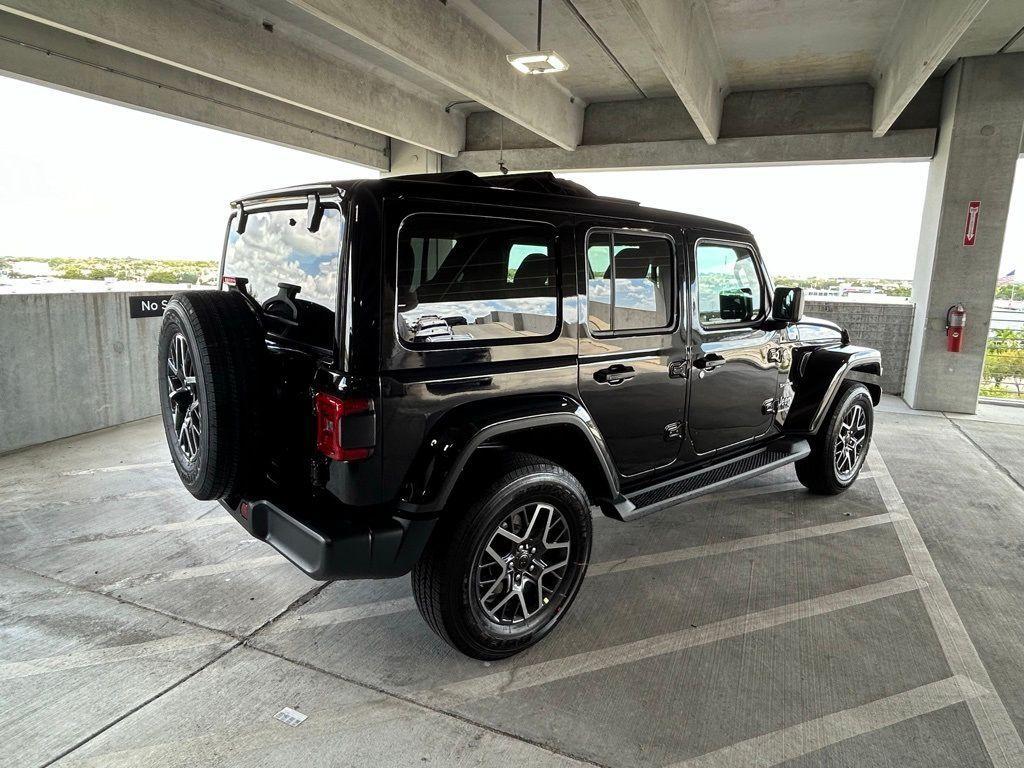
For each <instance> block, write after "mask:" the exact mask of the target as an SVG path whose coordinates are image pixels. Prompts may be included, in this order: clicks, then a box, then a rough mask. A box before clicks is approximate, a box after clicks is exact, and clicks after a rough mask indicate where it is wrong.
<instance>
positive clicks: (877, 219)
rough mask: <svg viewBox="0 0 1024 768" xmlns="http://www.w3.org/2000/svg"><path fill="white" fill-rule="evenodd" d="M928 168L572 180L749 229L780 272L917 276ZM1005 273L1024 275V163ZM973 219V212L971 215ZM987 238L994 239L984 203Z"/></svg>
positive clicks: (839, 167) (844, 167)
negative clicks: (915, 264)
mask: <svg viewBox="0 0 1024 768" xmlns="http://www.w3.org/2000/svg"><path fill="white" fill-rule="evenodd" d="M928 165H929V164H928V163H927V162H914V163H897V162H890V163H849V164H846V163H843V164H832V165H796V166H770V167H761V168H714V169H710V168H709V169H699V170H686V171H629V172H612V171H605V172H592V173H575V174H565V175H566V176H567V177H568V178H571V179H572V180H574V181H578V182H579V183H581V184H583V185H584V186H587V187H589V188H590V189H592V190H593V191H595V192H597V193H598V194H603V195H613V196H615V197H624V198H627V199H630V200H638V201H639V202H641V203H643V204H644V205H650V206H654V207H658V208H668V209H670V210H678V211H685V212H687V213H694V214H697V215H700V216H709V217H711V218H714V219H723V220H725V221H730V222H733V223H736V224H740V225H742V226H744V227H746V228H747V229H749V230H750V231H751V232H753V234H754V237H755V238H756V240H757V243H758V246H759V248H760V249H761V253H762V254H763V255H764V258H765V261H766V263H767V265H768V269H769V271H770V272H771V273H772V275H778V276H787V277H811V276H824V277H836V276H841V277H881V278H896V279H910V278H912V277H913V274H914V262H915V259H916V256H917V241H918V235H919V233H920V227H921V211H922V208H923V206H924V192H925V185H926V183H927V181H928ZM1017 171H1018V172H1017V183H1016V185H1015V188H1014V194H1013V198H1012V200H1011V203H1010V206H1011V209H1010V210H1011V212H1010V219H1009V222H1008V225H1007V232H1006V240H1005V242H1004V249H1003V264H1002V266H1001V271H1000V274H1005V273H1006V272H1008V271H1009V270H1010V269H1012V268H1013V267H1014V266H1015V265H1017V266H1020V267H1021V269H1020V270H1018V275H1021V273H1024V161H1022V162H1019V163H1018V164H1017ZM965 215H966V212H965ZM980 227H981V229H980V230H979V236H982V235H984V205H983V206H982V219H981V223H980Z"/></svg>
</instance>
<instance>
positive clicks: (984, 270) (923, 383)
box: [880, 54, 1024, 413]
mask: <svg viewBox="0 0 1024 768" xmlns="http://www.w3.org/2000/svg"><path fill="white" fill-rule="evenodd" d="M1022 132H1024V54H1002V55H996V56H984V57H977V58H968V59H963V60H961V61H960V62H959V63H957V64H956V66H954V67H953V68H952V69H951V70H950V71H949V73H948V74H947V75H946V81H945V91H944V95H943V102H942V116H941V123H940V127H939V141H938V146H937V147H936V150H935V156H934V158H933V159H932V163H931V169H930V171H929V174H928V188H927V193H926V196H925V206H924V214H923V216H922V221H921V237H920V241H919V244H918V252H917V267H916V271H915V273H914V289H913V297H914V301H915V303H916V305H917V311H916V314H915V317H914V328H913V332H912V335H911V342H910V358H909V362H908V365H907V383H906V388H905V391H904V397H905V399H906V401H907V402H908V403H909V404H910V405H911V407H913V408H920V409H925V410H941V411H954V412H958V413H974V412H975V410H976V409H977V403H978V388H979V385H980V382H981V372H982V367H983V364H984V357H985V343H986V339H987V336H988V328H989V322H990V319H991V315H992V304H993V300H994V296H995V288H996V279H997V278H998V271H999V258H1000V255H1001V254H1002V249H1003V236H1004V234H1005V231H1006V216H1007V209H1008V207H1009V202H1010V192H1011V189H1012V187H1013V176H1014V170H1015V168H1016V164H1017V158H1018V156H1019V154H1020V147H1021V134H1022ZM880 194H882V195H884V191H880ZM975 200H977V201H980V203H981V209H980V213H979V217H978V222H977V234H976V237H975V240H974V245H973V246H966V245H964V241H965V237H964V235H965V228H966V223H967V218H968V206H969V204H970V203H971V201H975ZM958 302H962V303H963V304H964V305H965V306H966V308H967V313H968V317H967V331H966V335H965V337H964V343H963V351H962V352H960V353H959V354H957V353H953V352H947V351H946V334H945V324H946V321H945V318H946V310H947V309H948V308H949V306H950V305H952V304H956V303H958Z"/></svg>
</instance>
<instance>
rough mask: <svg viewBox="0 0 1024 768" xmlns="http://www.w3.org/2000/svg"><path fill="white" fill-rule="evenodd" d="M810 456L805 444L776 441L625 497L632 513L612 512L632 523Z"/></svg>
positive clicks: (617, 509)
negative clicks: (666, 508) (645, 516)
mask: <svg viewBox="0 0 1024 768" xmlns="http://www.w3.org/2000/svg"><path fill="white" fill-rule="evenodd" d="M810 453H811V446H810V443H808V442H807V441H806V440H800V439H785V440H778V441H776V442H773V443H771V444H770V445H767V446H765V447H763V448H759V449H758V450H756V451H751V452H750V453H745V454H741V455H740V456H735V457H733V458H731V459H729V460H727V461H724V462H722V463H721V464H714V465H712V466H710V467H704V468H703V469H700V470H697V471H696V472H691V473H690V474H687V475H681V476H679V477H673V478H672V479H670V480H665V481H664V482H661V483H658V484H657V485H652V486H650V487H649V488H644V489H642V490H639V491H636V492H634V493H632V494H630V495H629V496H628V499H629V502H630V505H631V506H632V507H633V508H632V509H627V508H626V507H627V505H620V506H618V507H616V508H614V511H615V512H617V513H618V514H617V515H616V516H617V517H618V518H619V519H620V520H624V521H630V520H636V519H637V518H638V517H643V516H644V515H649V514H651V513H652V512H657V511H659V510H661V509H664V508H665V507H670V506H672V505H674V504H680V503H682V502H684V501H689V500H690V499H693V498H696V497H697V496H702V495H704V494H705V493H710V492H712V491H717V490H718V489H719V488H722V487H724V486H727V485H732V484H733V483H736V482H738V481H740V480H746V479H747V478H749V477H755V476H757V475H760V474H764V473H765V472H771V471H772V470H773V469H778V468H779V467H784V466H785V465H786V464H792V463H793V462H794V461H798V460H799V459H802V458H804V457H806V456H808V455H809V454H810Z"/></svg>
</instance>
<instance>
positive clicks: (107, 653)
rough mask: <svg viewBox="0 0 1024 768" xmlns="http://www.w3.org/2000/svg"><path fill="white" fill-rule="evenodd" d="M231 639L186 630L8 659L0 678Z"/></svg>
mask: <svg viewBox="0 0 1024 768" xmlns="http://www.w3.org/2000/svg"><path fill="white" fill-rule="evenodd" d="M232 642H233V641H232V640H231V638H228V637H225V636H222V635H216V634H214V633H212V632H210V633H206V632H204V633H190V634H187V635H174V636H172V637H161V638H158V639H156V640H146V641H145V642H141V643H130V644H128V645H115V646H111V647H109V648H92V649H90V650H87V651H75V652H74V653H65V654H61V655H59V656H44V657H41V658H38V659H29V660H28V661H11V662H6V663H0V680H12V679H14V678H18V677H29V676H31V675H45V674H47V673H49V672H63V671H64V670H68V669H79V668H81V667H92V666H95V665H97V664H112V663H114V662H125V661H131V660H133V659H141V658H144V657H148V656H157V655H160V654H162V653H174V652H176V651H184V650H190V649H193V648H202V647H204V646H207V645H224V646H227V645H229V644H231V643H232Z"/></svg>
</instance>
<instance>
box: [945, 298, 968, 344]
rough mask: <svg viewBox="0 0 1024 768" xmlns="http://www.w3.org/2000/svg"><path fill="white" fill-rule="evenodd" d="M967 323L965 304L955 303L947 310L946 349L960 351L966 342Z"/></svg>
mask: <svg viewBox="0 0 1024 768" xmlns="http://www.w3.org/2000/svg"><path fill="white" fill-rule="evenodd" d="M966 323H967V310H966V309H964V305H963V304H954V305H953V306H951V307H950V308H949V309H947V310H946V349H948V350H949V351H950V352H959V351H960V347H961V346H962V345H963V343H964V325H965V324H966Z"/></svg>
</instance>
